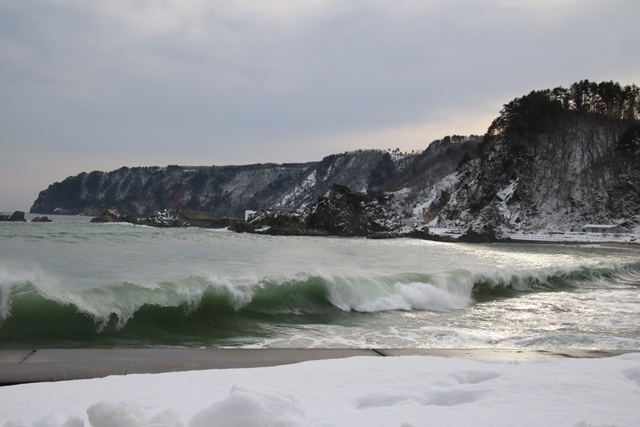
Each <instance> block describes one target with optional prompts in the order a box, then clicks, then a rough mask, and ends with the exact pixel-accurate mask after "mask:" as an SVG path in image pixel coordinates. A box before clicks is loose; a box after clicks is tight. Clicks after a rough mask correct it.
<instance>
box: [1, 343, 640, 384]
mask: <svg viewBox="0 0 640 427" xmlns="http://www.w3.org/2000/svg"><path fill="white" fill-rule="evenodd" d="M638 352H640V350H529V349H477V348H476V349H373V348H369V349H357V348H345V349H338V348H321V349H312V348H309V349H304V348H292V349H288V348H256V349H249V348H212V349H187V348H111V349H99V348H91V349H90V348H82V349H39V350H35V349H33V350H26V349H25V350H21V349H0V386H8V385H17V384H28V383H37V382H52V381H68V380H79V379H92V378H103V377H107V376H111V375H132V374H155V373H165V372H182V371H196V370H206V369H239V368H261V367H269V366H280V365H288V364H293V363H300V362H307V361H313V360H326V359H342V358H348V357H356V356H364V357H399V356H431V357H449V358H451V357H453V358H462V359H468V360H474V361H483V362H491V361H501V362H510V361H528V360H542V359H555V358H572V359H585V358H586V359H593V358H603V357H614V356H619V355H623V354H628V353H638Z"/></svg>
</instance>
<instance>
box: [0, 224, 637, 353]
mask: <svg viewBox="0 0 640 427" xmlns="http://www.w3.org/2000/svg"><path fill="white" fill-rule="evenodd" d="M50 218H52V219H53V222H51V223H31V222H27V223H12V222H0V348H5V349H6V348H108V347H137V348H144V347H186V348H206V347H219V348H222V347H246V348H268V347H280V348H509V349H514V348H515V349H521V348H522V349H619V350H637V349H640V253H639V252H638V251H637V250H636V251H634V250H625V249H613V248H601V247H589V246H588V245H582V246H568V245H540V244H462V243H440V242H432V241H423V240H414V239H389V240H368V239H364V238H331V237H278V236H275V237H274V236H262V235H256V234H237V233H234V232H229V231H225V230H209V229H198V228H186V229H174V228H166V229H164V228H151V227H146V226H133V225H127V224H91V223H89V220H90V218H87V217H72V216H50Z"/></svg>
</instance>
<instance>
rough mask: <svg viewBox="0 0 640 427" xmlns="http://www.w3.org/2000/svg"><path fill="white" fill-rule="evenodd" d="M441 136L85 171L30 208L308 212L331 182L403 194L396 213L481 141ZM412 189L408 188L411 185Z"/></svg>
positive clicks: (407, 209) (143, 212)
mask: <svg viewBox="0 0 640 427" xmlns="http://www.w3.org/2000/svg"><path fill="white" fill-rule="evenodd" d="M465 142H467V139H464V138H460V139H459V140H454V141H452V140H451V138H447V139H445V140H443V141H436V142H435V143H434V144H432V146H430V147H429V148H428V149H427V150H425V151H424V152H422V153H400V152H399V150H396V151H382V150H359V151H354V152H346V153H341V154H334V155H331V156H327V157H325V158H324V159H322V161H320V162H311V163H302V164H257V165H246V166H202V167H183V166H168V167H144V168H142V167H139V168H121V169H118V170H115V171H111V172H98V171H95V172H91V173H81V174H79V175H76V176H72V177H69V178H67V179H65V180H64V181H62V182H58V183H54V184H52V185H50V186H49V188H47V189H46V190H44V191H42V192H41V193H40V195H39V197H38V199H37V200H36V201H35V202H34V204H33V206H32V207H31V212H38V213H60V214H73V215H76V214H84V215H98V214H99V213H100V212H102V211H103V210H104V209H105V207H107V206H117V207H118V208H119V209H120V210H121V211H122V212H126V213H129V214H132V215H136V216H139V217H144V216H149V215H151V214H152V213H154V212H157V211H161V210H164V209H167V208H174V207H175V205H174V201H173V195H176V197H177V198H178V201H179V202H180V204H181V206H182V208H183V209H185V210H194V211H210V212H213V213H215V214H216V215H218V216H230V217H236V218H243V217H244V211H245V210H260V209H272V208H281V209H287V210H292V211H297V212H300V213H302V212H304V210H305V208H306V207H307V206H309V205H310V204H313V203H315V202H316V201H317V200H318V198H319V197H321V196H324V195H325V194H327V192H328V191H329V190H330V189H331V187H332V185H333V184H340V185H345V186H348V187H349V188H350V189H352V190H353V191H356V192H363V193H364V192H395V191H398V190H402V191H399V194H400V196H401V197H400V202H398V203H397V205H396V206H397V207H398V211H399V212H400V213H401V214H402V213H403V215H404V216H406V215H409V214H410V212H411V210H412V206H411V204H412V203H414V201H415V200H414V199H415V196H416V195H419V194H420V192H421V191H422V189H421V186H422V185H424V183H428V182H431V181H434V182H437V181H438V180H439V179H440V178H442V177H443V176H444V175H446V174H449V173H451V172H453V171H454V170H455V167H456V164H457V162H458V161H459V159H460V158H461V157H462V155H463V154H462V153H463V152H467V151H469V150H473V149H474V148H475V145H474V144H475V143H468V144H466V145H465ZM409 188H410V189H411V191H409V190H408V189H409Z"/></svg>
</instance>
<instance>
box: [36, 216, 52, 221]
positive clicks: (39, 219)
mask: <svg viewBox="0 0 640 427" xmlns="http://www.w3.org/2000/svg"><path fill="white" fill-rule="evenodd" d="M31 222H51V220H50V219H49V217H46V216H37V217H35V218H33V219H32V220H31Z"/></svg>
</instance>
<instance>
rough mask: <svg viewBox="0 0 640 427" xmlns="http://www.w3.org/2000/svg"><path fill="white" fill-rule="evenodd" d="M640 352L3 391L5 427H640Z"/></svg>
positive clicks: (297, 369) (385, 363)
mask: <svg viewBox="0 0 640 427" xmlns="http://www.w3.org/2000/svg"><path fill="white" fill-rule="evenodd" d="M638 402H640V354H628V355H624V356H619V357H614V358H606V359H546V360H541V361H528V362H509V363H504V362H475V361H470V360H464V359H446V358H436V357H428V356H407V357H391V358H373V357H371V358H370V357H355V358H350V359H341V360H323V361H313V362H305V363H300V364H296V365H288V366H279V367H270V368H257V369H256V368H254V369H226V370H209V371H191V372H182V373H165V374H149V375H130V376H118V377H116V376H114V377H107V378H102V379H95V380H83V381H68V382H59V383H42V384H29V385H18V386H11V387H2V388H0V426H4V427H22V426H34V427H59V426H64V427H81V426H89V425H91V426H94V427H133V426H155V427H161V426H166V427H187V426H188V427H204V426H234V427H243V426H245V427H251V426H404V427H410V426H422V425H455V426H482V425H491V426H494V427H495V426H513V425H518V426H540V425H552V426H569V427H588V426H592V427H595V426H611V425H615V426H617V427H624V426H629V427H631V426H638V425H640V411H638Z"/></svg>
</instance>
